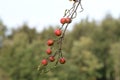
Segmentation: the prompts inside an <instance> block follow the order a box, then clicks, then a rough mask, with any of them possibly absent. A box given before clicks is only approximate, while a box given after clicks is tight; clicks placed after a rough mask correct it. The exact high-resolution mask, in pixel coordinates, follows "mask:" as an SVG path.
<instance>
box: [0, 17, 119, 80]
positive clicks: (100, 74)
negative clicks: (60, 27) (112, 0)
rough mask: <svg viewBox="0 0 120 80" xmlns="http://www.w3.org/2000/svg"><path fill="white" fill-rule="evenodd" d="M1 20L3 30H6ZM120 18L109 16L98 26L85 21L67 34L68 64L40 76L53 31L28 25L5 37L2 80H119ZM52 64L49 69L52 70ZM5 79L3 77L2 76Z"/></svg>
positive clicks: (0, 67)
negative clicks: (41, 65) (40, 67)
mask: <svg viewBox="0 0 120 80" xmlns="http://www.w3.org/2000/svg"><path fill="white" fill-rule="evenodd" d="M3 26H4V25H3V23H2V22H1V21H0V28H3ZM119 26H120V19H114V18H112V17H111V16H110V15H107V16H106V17H105V19H104V20H103V21H102V22H101V23H99V24H97V23H96V22H95V21H91V22H90V21H88V19H86V20H82V21H81V22H80V23H78V24H75V25H74V26H73V27H74V28H73V30H72V31H68V32H67V33H66V35H65V40H64V42H63V43H64V44H63V55H64V56H65V57H66V60H67V61H66V64H64V65H59V64H58V66H56V68H53V70H52V71H49V72H48V73H45V74H43V73H42V74H40V71H38V70H37V68H38V65H39V64H40V61H41V60H42V59H43V58H45V57H46V56H47V55H46V53H45V50H46V48H47V47H46V41H47V39H49V38H54V28H53V27H49V28H48V29H44V30H43V31H42V32H40V33H37V32H36V30H35V29H30V28H29V26H28V25H27V24H24V25H22V26H21V27H20V28H18V29H17V30H13V31H12V32H13V34H11V35H10V36H3V35H4V33H5V30H0V33H1V34H2V36H3V38H4V39H3V40H2V44H3V47H1V48H0V80H120V76H119V73H120V69H119V67H120V63H119V61H120V58H119V56H120V53H119V50H120V29H119ZM53 65H54V64H51V65H50V66H47V67H53ZM3 76H4V77H3Z"/></svg>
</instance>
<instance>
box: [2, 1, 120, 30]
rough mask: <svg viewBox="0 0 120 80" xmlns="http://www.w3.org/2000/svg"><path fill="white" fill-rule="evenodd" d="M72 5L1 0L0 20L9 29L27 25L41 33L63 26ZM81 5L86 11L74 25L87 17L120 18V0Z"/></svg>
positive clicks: (62, 2)
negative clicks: (64, 18)
mask: <svg viewBox="0 0 120 80" xmlns="http://www.w3.org/2000/svg"><path fill="white" fill-rule="evenodd" d="M72 3H73V2H70V1H69V0H0V19H1V20H2V21H3V23H4V24H5V25H6V26H7V28H8V29H12V28H18V27H19V26H21V25H23V23H27V24H28V25H29V26H30V27H31V28H36V29H37V30H38V31H41V30H43V29H44V28H47V27H48V26H51V25H52V26H54V25H61V24H60V19H61V18H62V16H63V15H64V11H65V9H70V8H71V7H72ZM81 3H82V6H83V8H84V11H83V12H82V13H78V15H77V17H76V18H75V19H74V21H73V22H72V24H75V23H77V22H80V20H82V19H86V17H88V18H89V19H90V20H92V19H95V20H97V21H100V20H102V19H103V18H104V17H105V15H106V14H108V13H110V14H111V15H112V16H113V17H114V18H118V17H120V9H119V8H120V0H82V2H81ZM79 11H80V8H79V9H78V12H79ZM72 24H71V25H72ZM71 27H72V26H71Z"/></svg>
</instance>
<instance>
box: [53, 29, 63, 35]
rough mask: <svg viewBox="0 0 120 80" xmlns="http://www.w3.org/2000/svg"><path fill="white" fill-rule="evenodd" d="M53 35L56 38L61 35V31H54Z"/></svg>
mask: <svg viewBox="0 0 120 80" xmlns="http://www.w3.org/2000/svg"><path fill="white" fill-rule="evenodd" d="M54 33H55V35H56V36H60V35H61V34H62V31H61V30H60V29H56V30H55V31H54Z"/></svg>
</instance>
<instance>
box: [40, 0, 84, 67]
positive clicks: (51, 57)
mask: <svg viewBox="0 0 120 80" xmlns="http://www.w3.org/2000/svg"><path fill="white" fill-rule="evenodd" d="M73 1H74V3H73V6H72V7H71V9H67V10H65V14H64V16H63V17H62V18H61V19H60V23H61V27H60V28H57V29H55V30H54V31H53V33H54V35H55V37H56V39H48V40H47V41H46V43H47V46H48V47H47V49H46V54H47V55H48V57H47V58H44V59H42V61H41V65H42V66H47V65H48V64H49V63H50V62H55V66H56V65H57V64H58V63H60V64H65V63H66V59H65V58H64V57H63V52H62V44H63V40H64V36H65V32H66V30H67V27H68V25H69V24H70V23H71V22H72V20H73V19H74V18H75V17H76V15H77V9H78V6H81V0H73ZM81 9H82V10H81V11H80V12H82V11H83V8H82V6H81ZM56 45H57V46H56ZM54 49H55V50H54ZM40 68H41V69H42V67H41V66H38V69H40Z"/></svg>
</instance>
